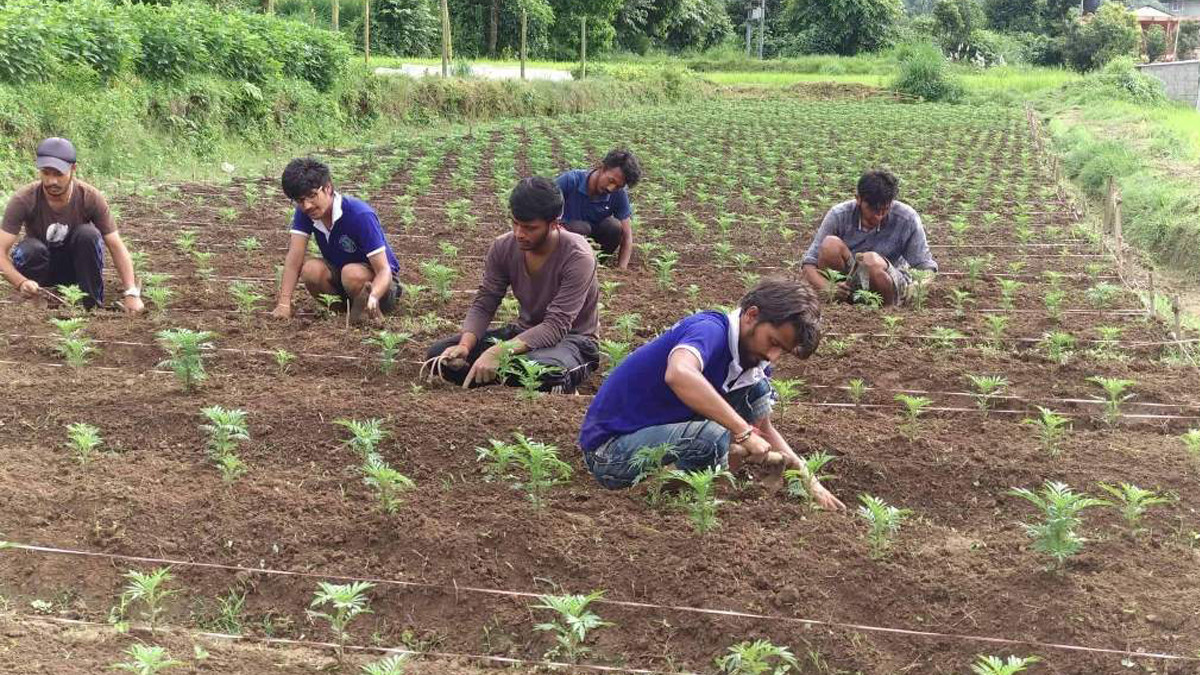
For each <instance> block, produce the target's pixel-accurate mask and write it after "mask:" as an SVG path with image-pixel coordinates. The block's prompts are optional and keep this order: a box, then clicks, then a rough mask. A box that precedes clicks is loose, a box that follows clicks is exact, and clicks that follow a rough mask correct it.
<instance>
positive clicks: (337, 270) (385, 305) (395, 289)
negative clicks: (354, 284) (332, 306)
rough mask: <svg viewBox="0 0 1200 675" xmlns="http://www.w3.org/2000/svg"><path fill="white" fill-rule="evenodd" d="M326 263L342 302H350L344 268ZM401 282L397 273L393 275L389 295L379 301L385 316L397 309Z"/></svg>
mask: <svg viewBox="0 0 1200 675" xmlns="http://www.w3.org/2000/svg"><path fill="white" fill-rule="evenodd" d="M321 262H323V263H325V267H327V268H328V269H329V278H330V280H331V282H332V283H333V290H334V292H335V293H337V294H338V295H340V296H342V300H345V301H347V302H349V301H350V296H348V295H346V289H344V288H342V268H341V267H339V266H337V265H334V264H333V263H331V262H329V261H328V260H325V259H324V258H322V259H321ZM400 294H401V291H400V280H399V279H397V278H396V275H395V273H393V274H392V283H391V284H389V285H388V290H387V293H384V294H383V297H382V298H380V299H379V311H381V312H383V313H384V314H391V313H392V310H394V309H395V308H396V301H397V300H398V299H399V298H400Z"/></svg>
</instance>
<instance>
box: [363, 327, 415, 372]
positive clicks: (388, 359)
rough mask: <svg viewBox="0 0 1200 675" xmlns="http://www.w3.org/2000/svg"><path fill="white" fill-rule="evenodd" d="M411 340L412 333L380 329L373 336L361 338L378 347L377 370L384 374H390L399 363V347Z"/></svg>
mask: <svg viewBox="0 0 1200 675" xmlns="http://www.w3.org/2000/svg"><path fill="white" fill-rule="evenodd" d="M411 340H412V333H393V332H391V331H389V330H381V331H379V332H378V333H376V334H375V335H374V336H372V337H369V338H367V339H366V340H363V342H364V343H366V344H369V345H374V346H376V347H379V370H380V371H382V372H383V374H384V375H391V374H392V371H393V370H395V369H396V365H397V364H399V362H400V361H399V359H398V358H397V357H399V356H400V348H401V347H403V346H404V345H406V344H408V343H409V342H410V341H411Z"/></svg>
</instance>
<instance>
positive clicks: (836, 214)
mask: <svg viewBox="0 0 1200 675" xmlns="http://www.w3.org/2000/svg"><path fill="white" fill-rule="evenodd" d="M856 208H858V202H856V201H855V200H853V199H848V200H846V201H844V202H839V203H837V204H834V205H833V206H832V207H830V209H829V213H827V214H826V215H825V217H826V218H827V219H828V218H832V219H833V220H835V221H836V222H838V223H839V224H840V223H852V222H853V221H854V210H855V209H856Z"/></svg>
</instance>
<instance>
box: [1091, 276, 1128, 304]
mask: <svg viewBox="0 0 1200 675" xmlns="http://www.w3.org/2000/svg"><path fill="white" fill-rule="evenodd" d="M1120 293H1121V287H1120V286H1117V285H1116V284H1110V283H1108V282H1107V281H1102V282H1100V283H1098V284H1096V285H1094V286H1092V287H1091V288H1089V289H1087V290H1086V291H1084V292H1083V296H1084V297H1085V298H1087V301H1088V302H1089V303H1091V304H1092V306H1093V307H1098V308H1099V307H1110V306H1112V304H1113V301H1114V300H1116V299H1117V296H1118V295H1120Z"/></svg>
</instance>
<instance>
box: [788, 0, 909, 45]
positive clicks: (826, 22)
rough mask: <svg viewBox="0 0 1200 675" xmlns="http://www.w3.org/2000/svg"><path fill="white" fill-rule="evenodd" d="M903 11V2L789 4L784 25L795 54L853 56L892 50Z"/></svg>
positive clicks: (797, 0)
mask: <svg viewBox="0 0 1200 675" xmlns="http://www.w3.org/2000/svg"><path fill="white" fill-rule="evenodd" d="M903 11H904V10H903V5H902V4H901V2H900V0H789V2H788V3H787V4H786V5H785V6H784V16H783V21H784V23H785V24H786V26H787V27H788V28H789V29H791V32H792V33H793V34H794V35H796V36H797V38H796V41H795V42H794V43H793V44H792V45H791V48H790V49H792V50H795V51H791V53H792V54H795V53H818V54H841V55H843V56H853V55H854V54H857V53H859V52H864V51H867V52H870V51H878V50H880V49H884V48H886V47H889V46H891V44H892V38H893V36H894V35H895V32H896V29H897V26H898V24H899V23H900V19H901V17H902V16H903ZM781 51H782V50H781ZM784 53H787V52H784Z"/></svg>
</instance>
